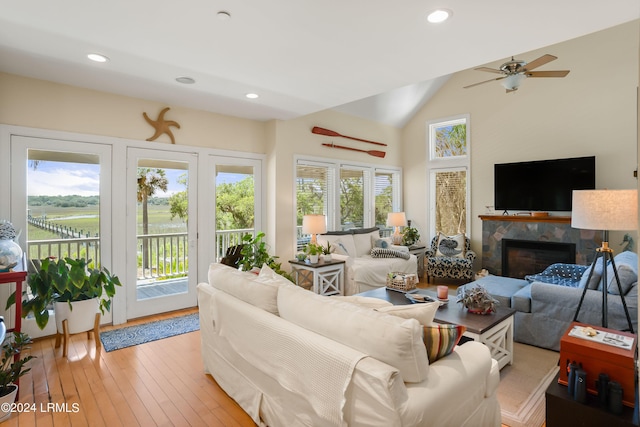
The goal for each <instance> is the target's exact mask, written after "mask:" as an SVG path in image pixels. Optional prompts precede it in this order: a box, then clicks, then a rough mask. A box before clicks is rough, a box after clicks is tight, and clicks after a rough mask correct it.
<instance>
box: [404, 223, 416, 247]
mask: <svg viewBox="0 0 640 427" xmlns="http://www.w3.org/2000/svg"><path fill="white" fill-rule="evenodd" d="M419 240H420V233H418V229H417V228H415V227H411V226H409V227H405V228H404V230H402V244H403V245H404V246H411V245H414V244H416V242H418V241H419Z"/></svg>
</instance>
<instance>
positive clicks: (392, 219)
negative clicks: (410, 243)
mask: <svg viewBox="0 0 640 427" xmlns="http://www.w3.org/2000/svg"><path fill="white" fill-rule="evenodd" d="M406 225H407V216H406V215H405V214H404V212H389V213H388V214H387V227H404V226H406Z"/></svg>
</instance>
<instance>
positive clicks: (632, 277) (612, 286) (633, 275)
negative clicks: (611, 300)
mask: <svg viewBox="0 0 640 427" xmlns="http://www.w3.org/2000/svg"><path fill="white" fill-rule="evenodd" d="M598 261H600V260H598ZM613 261H614V262H615V264H616V269H617V270H618V278H619V279H620V287H621V288H622V294H623V295H625V294H626V293H627V292H629V290H630V289H631V287H632V286H633V284H634V283H635V282H637V281H638V255H637V254H636V253H635V252H631V251H624V252H620V253H619V254H618V255H616V256H615V257H614V258H613ZM600 265H602V263H600ZM607 281H608V282H609V284H608V285H607V291H608V292H609V293H610V294H615V295H620V291H619V290H618V284H617V282H616V276H615V275H614V272H613V266H611V265H609V266H608V267H607ZM598 289H602V287H601V286H600V287H598Z"/></svg>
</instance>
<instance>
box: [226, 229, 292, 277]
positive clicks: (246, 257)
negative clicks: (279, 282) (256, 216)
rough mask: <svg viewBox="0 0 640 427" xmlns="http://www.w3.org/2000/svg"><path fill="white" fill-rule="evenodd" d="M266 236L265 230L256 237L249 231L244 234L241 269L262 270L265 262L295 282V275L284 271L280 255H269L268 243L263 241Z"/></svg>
mask: <svg viewBox="0 0 640 427" xmlns="http://www.w3.org/2000/svg"><path fill="white" fill-rule="evenodd" d="M264 236H265V234H264V233H263V232H259V233H258V234H256V235H255V237H254V236H252V235H251V234H249V233H247V234H245V235H244V236H242V244H243V246H242V250H241V254H242V257H241V258H240V261H239V263H238V265H239V267H240V269H241V270H242V271H251V270H253V269H256V270H260V268H262V265H263V264H267V265H268V266H269V268H271V269H272V270H273V271H274V272H276V273H277V274H279V275H281V276H282V277H284V278H285V279H287V280H289V281H291V282H293V283H295V281H294V279H293V276H291V274H289V273H287V272H286V271H284V270H283V269H282V264H281V263H279V262H277V259H278V257H277V256H271V255H269V251H268V250H267V243H266V242H264V241H262V239H263V237H264Z"/></svg>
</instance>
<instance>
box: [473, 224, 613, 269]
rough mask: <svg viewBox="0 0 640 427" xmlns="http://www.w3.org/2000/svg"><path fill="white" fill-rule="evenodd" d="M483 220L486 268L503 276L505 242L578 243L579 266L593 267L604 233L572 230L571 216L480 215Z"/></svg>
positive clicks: (484, 261) (577, 257)
mask: <svg viewBox="0 0 640 427" xmlns="http://www.w3.org/2000/svg"><path fill="white" fill-rule="evenodd" d="M479 217H480V219H481V220H482V268H486V269H487V270H488V271H489V273H491V274H495V275H502V239H516V240H531V241H539V242H560V243H574V244H575V245H576V263H577V264H582V265H588V264H590V263H591V261H592V259H593V256H594V254H595V250H596V248H598V247H599V246H600V245H601V243H602V237H601V236H602V233H599V232H597V231H594V230H579V229H576V228H572V227H571V217H570V216H533V215H480V216H479Z"/></svg>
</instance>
